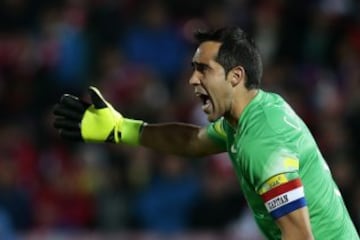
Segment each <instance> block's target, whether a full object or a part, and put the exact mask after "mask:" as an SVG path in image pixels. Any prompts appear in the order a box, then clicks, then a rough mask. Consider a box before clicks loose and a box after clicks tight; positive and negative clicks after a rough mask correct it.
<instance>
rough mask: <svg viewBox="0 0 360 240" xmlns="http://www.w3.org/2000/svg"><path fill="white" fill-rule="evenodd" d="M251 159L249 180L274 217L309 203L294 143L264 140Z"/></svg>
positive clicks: (276, 217) (254, 150)
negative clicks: (306, 198)
mask: <svg viewBox="0 0 360 240" xmlns="http://www.w3.org/2000/svg"><path fill="white" fill-rule="evenodd" d="M251 158H252V163H254V164H253V166H251V168H250V169H249V170H250V181H251V182H252V184H253V186H254V187H255V191H256V192H257V193H258V194H259V195H260V196H261V198H262V200H263V202H264V204H265V207H266V209H267V210H268V212H269V213H270V215H271V216H272V217H273V218H274V219H278V218H280V217H282V216H284V215H287V214H289V213H290V212H292V211H294V210H296V209H299V208H301V207H304V206H306V200H305V195H304V188H303V185H302V182H301V178H300V175H299V167H300V162H299V159H298V157H297V154H296V153H295V152H294V151H292V146H291V145H287V144H283V143H276V141H264V142H262V143H261V144H260V145H258V146H257V147H256V149H253V154H252V156H251Z"/></svg>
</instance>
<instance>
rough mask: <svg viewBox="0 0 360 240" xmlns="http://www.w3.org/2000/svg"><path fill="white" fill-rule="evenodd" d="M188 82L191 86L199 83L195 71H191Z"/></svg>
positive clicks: (198, 77) (197, 74)
mask: <svg viewBox="0 0 360 240" xmlns="http://www.w3.org/2000/svg"><path fill="white" fill-rule="evenodd" d="M189 84H190V85H192V86H195V85H199V84H200V76H199V73H198V72H197V71H193V73H192V74H191V76H190V79H189Z"/></svg>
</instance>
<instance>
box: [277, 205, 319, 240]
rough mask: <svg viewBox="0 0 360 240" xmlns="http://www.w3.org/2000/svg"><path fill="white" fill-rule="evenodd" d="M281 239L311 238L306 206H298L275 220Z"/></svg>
mask: <svg viewBox="0 0 360 240" xmlns="http://www.w3.org/2000/svg"><path fill="white" fill-rule="evenodd" d="M276 223H277V225H278V226H279V228H280V230H281V234H282V237H281V239H282V240H313V239H314V237H313V235H312V232H311V225H310V220H309V213H308V208H307V207H303V208H299V209H297V210H295V211H293V212H291V213H289V214H287V215H285V216H283V217H280V218H279V219H277V220H276Z"/></svg>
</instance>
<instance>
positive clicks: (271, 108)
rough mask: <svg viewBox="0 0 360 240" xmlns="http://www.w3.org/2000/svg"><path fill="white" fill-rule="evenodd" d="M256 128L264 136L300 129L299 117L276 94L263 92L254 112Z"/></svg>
mask: <svg viewBox="0 0 360 240" xmlns="http://www.w3.org/2000/svg"><path fill="white" fill-rule="evenodd" d="M255 112H257V114H255V115H256V116H258V118H259V121H257V124H258V126H257V127H260V128H262V129H263V131H262V133H263V134H265V135H270V136H271V135H278V134H282V133H287V132H289V131H292V130H296V129H300V121H299V117H298V116H297V115H296V113H295V112H294V110H293V109H292V108H291V106H290V105H289V104H288V103H287V102H286V101H285V100H284V99H283V98H282V97H281V96H280V95H278V94H275V93H269V92H264V97H263V98H262V101H260V102H259V104H258V105H257V108H256V111H255Z"/></svg>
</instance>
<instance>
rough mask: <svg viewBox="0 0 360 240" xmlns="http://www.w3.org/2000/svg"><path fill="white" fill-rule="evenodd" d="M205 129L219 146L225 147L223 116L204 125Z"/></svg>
mask: <svg viewBox="0 0 360 240" xmlns="http://www.w3.org/2000/svg"><path fill="white" fill-rule="evenodd" d="M206 131H207V134H208V136H209V138H210V139H211V140H213V141H214V142H215V143H216V144H218V145H219V146H221V148H223V149H226V141H227V135H226V132H225V129H224V118H220V119H218V120H217V121H215V122H213V123H211V124H209V125H208V126H207V127H206Z"/></svg>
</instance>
